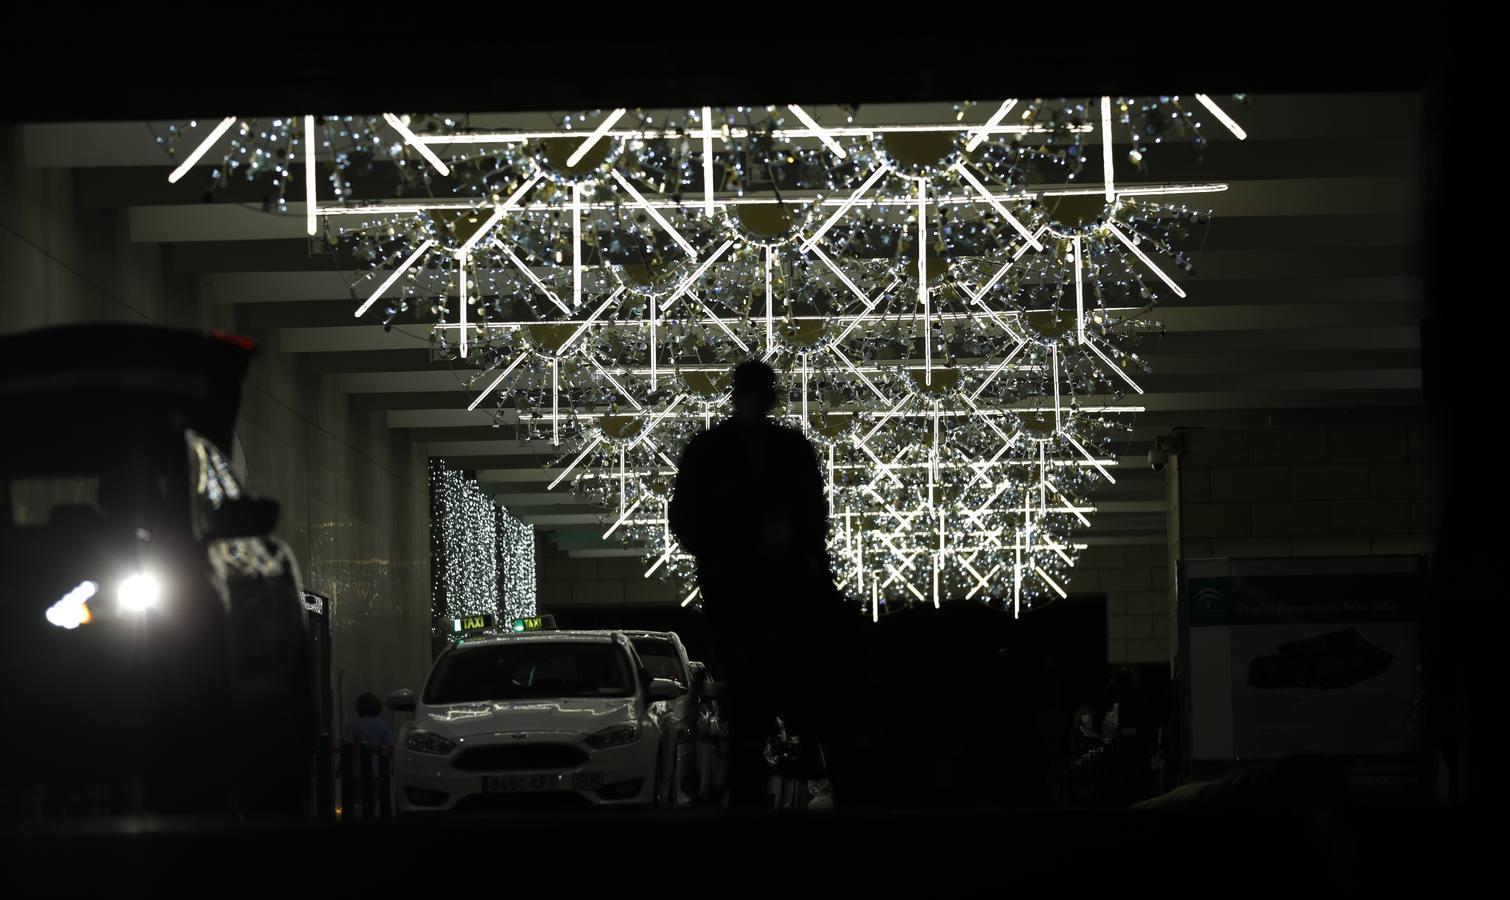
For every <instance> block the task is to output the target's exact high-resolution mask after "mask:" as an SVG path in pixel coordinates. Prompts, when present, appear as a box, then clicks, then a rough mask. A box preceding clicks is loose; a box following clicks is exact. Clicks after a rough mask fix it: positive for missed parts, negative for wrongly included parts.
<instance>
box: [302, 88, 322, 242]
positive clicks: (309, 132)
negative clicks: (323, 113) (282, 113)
mask: <svg viewBox="0 0 1510 900" xmlns="http://www.w3.org/2000/svg"><path fill="white" fill-rule="evenodd" d="M314 130H315V117H314V116H305V117H304V210H305V213H304V216H305V219H306V220H307V221H306V222H305V228H306V229H307V230H308V231H309V235H310V237H314V235H315V232H317V231H319V230H320V224H319V221H318V218H317V217H318V212H317V209H318V208H319V205H318V204H317V203H316V202H315V138H314Z"/></svg>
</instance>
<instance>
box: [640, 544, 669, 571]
mask: <svg viewBox="0 0 1510 900" xmlns="http://www.w3.org/2000/svg"><path fill="white" fill-rule="evenodd" d="M670 558H671V551H670V550H667V551H666V552H665V553H662V554H661V558H660V559H658V560H656V561H655V565H653V566H651V567H650V568H648V569H646V570H645V577H646V578H649V577H650V576H651V575H654V574H655V570H656V569H659V568H660V567H661V566H662V565H663V564H664V563H665V562H666V560H668V559H670Z"/></svg>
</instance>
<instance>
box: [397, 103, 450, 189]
mask: <svg viewBox="0 0 1510 900" xmlns="http://www.w3.org/2000/svg"><path fill="white" fill-rule="evenodd" d="M383 118H384V119H385V120H386V121H387V122H388V124H389V125H391V126H393V130H394V131H397V132H398V134H399V137H401V138H403V139H404V143H406V144H408V145H409V146H411V147H413V148H414V149H415V150H417V151H419V155H420V156H423V157H424V158H425V162H428V163H429V164H430V165H431V166H432V167H434V169H435V171H437V172H439V173H440V174H442V175H450V174H451V167H450V166H447V165H446V164H445V163H443V162H441V159H440V157H439V156H436V155H435V151H433V150H431V149H430V148H429V147H427V146H425V143H424V142H423V141H421V140H420V139H419V137H418V136H416V135H415V133H414V132H412V131H410V130H409V126H408V125H405V124H404V120H403V119H400V118H399V117H398V116H395V115H394V114H393V113H383Z"/></svg>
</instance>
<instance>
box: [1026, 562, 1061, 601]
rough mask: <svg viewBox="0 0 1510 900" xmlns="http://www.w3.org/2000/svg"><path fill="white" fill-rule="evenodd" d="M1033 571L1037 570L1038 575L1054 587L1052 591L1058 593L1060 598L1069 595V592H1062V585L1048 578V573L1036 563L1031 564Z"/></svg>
mask: <svg viewBox="0 0 1510 900" xmlns="http://www.w3.org/2000/svg"><path fill="white" fill-rule="evenodd" d="M1033 571H1034V572H1037V573H1038V577H1039V578H1042V579H1043V580H1044V581H1045V582H1046V583H1047V584H1048V586H1049V587H1051V588H1053V589H1054V593H1056V594H1058V595H1059V596H1060V598H1061V599H1063V598H1065V597H1068V596H1069V594H1066V593H1065V592H1064V588H1062V587H1060V586H1059V582H1057V581H1055V580H1054V579H1052V578H1050V577H1049V573H1047V572H1045V571H1044V570H1042V569H1040V568H1038V564H1037V563H1034V564H1033Z"/></svg>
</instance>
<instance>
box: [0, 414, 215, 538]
mask: <svg viewBox="0 0 1510 900" xmlns="http://www.w3.org/2000/svg"><path fill="white" fill-rule="evenodd" d="M133 426H134V427H124V426H123V428H122V430H121V431H120V432H119V433H115V434H112V438H111V440H110V442H109V443H108V444H106V443H103V442H102V441H101V440H99V439H98V437H94V436H90V435H88V434H86V433H83V432H81V430H80V429H78V428H73V429H69V428H64V427H61V426H60V427H57V428H51V429H38V435H39V436H38V438H37V439H36V440H34V441H26V442H22V441H15V442H9V443H7V445H6V446H5V447H4V448H0V472H3V473H4V474H3V475H0V496H3V499H4V509H3V513H0V516H3V519H0V525H4V526H7V527H8V528H15V529H34V528H44V527H50V528H52V529H55V530H59V531H60V532H62V533H69V534H73V533H76V531H77V530H78V529H80V528H87V527H91V526H94V527H101V526H106V525H111V524H114V525H117V526H123V527H126V526H129V527H130V528H138V527H145V528H148V529H149V530H152V531H156V530H157V529H158V528H161V527H165V526H171V525H175V524H176V525H181V526H186V525H187V520H188V515H187V511H188V503H187V502H186V498H185V497H184V494H185V493H186V491H185V489H186V487H187V482H188V469H187V466H186V465H185V462H186V459H185V453H184V438H183V434H182V432H181V431H180V432H176V433H175V432H174V431H172V430H171V428H170V427H169V426H168V425H167V423H161V422H157V421H143V422H137V423H133ZM165 520H166V521H165Z"/></svg>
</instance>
